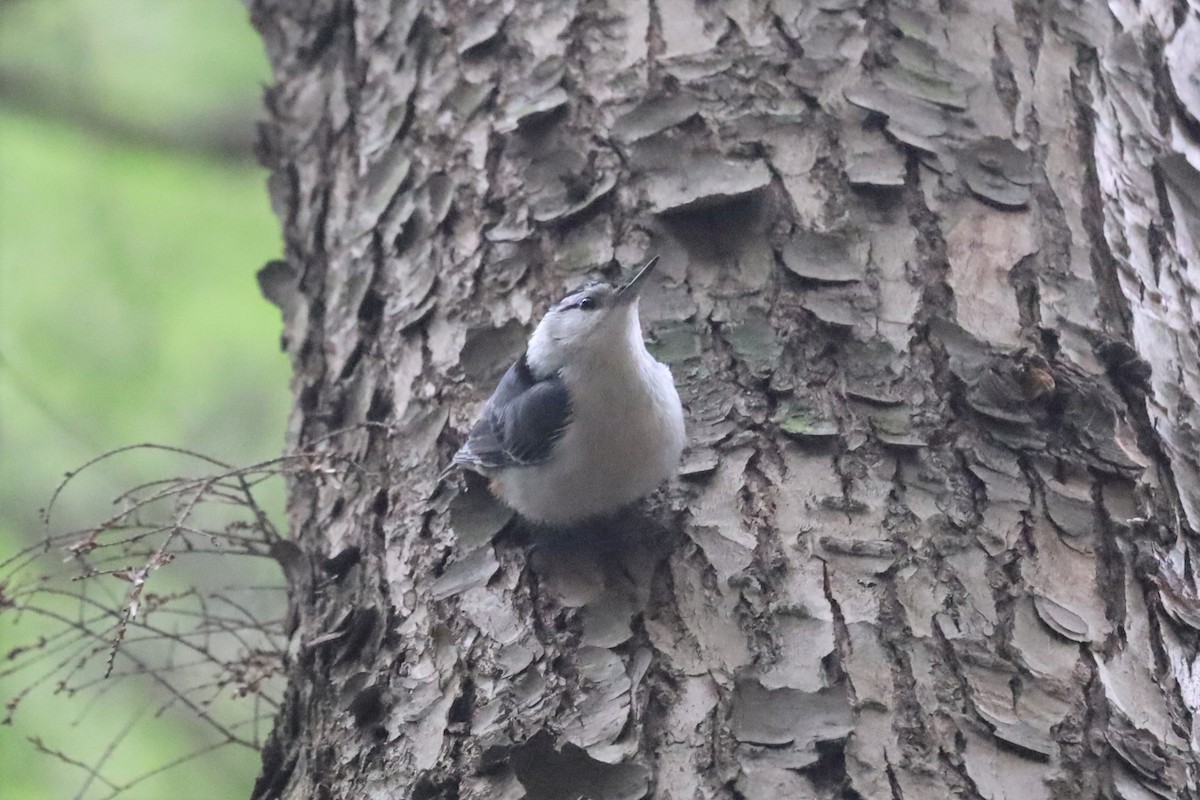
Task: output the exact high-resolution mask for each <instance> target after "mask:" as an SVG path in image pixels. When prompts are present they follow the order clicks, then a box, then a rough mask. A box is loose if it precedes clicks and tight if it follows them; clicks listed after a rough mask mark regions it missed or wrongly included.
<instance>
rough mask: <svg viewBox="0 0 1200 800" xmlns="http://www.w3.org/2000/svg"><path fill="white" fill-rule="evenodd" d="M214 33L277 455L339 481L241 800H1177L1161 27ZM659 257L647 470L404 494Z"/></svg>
mask: <svg viewBox="0 0 1200 800" xmlns="http://www.w3.org/2000/svg"><path fill="white" fill-rule="evenodd" d="M250 6H251V13H252V18H253V20H254V22H255V24H256V25H257V26H258V28H259V29H260V30H261V32H262V34H263V37H264V40H265V42H266V44H267V48H268V51H269V53H270V57H271V59H272V62H273V64H274V69H275V78H276V85H275V86H274V87H273V88H271V89H270V91H269V92H268V110H269V121H268V122H267V124H266V125H265V126H264V129H263V141H262V154H263V158H264V160H265V162H266V163H267V165H268V166H269V167H270V169H271V170H272V176H271V184H270V186H271V194H272V198H273V200H274V202H275V205H276V208H277V210H278V213H279V215H280V218H281V219H282V221H283V223H284V233H285V240H286V263H279V264H275V265H272V266H271V267H269V268H268V269H267V270H265V271H264V272H263V274H262V281H263V284H264V289H265V290H266V291H267V293H268V294H269V295H270V296H272V297H273V298H275V299H276V300H277V302H279V303H280V305H281V306H282V307H283V309H284V312H285V333H284V343H285V346H286V347H287V348H288V350H289V352H290V353H291V356H292V359H293V363H294V366H295V381H294V391H295V411H294V414H293V416H292V420H291V426H290V437H291V441H290V445H291V446H292V447H293V448H294V449H296V450H297V451H299V450H305V451H308V452H312V453H318V454H328V455H330V456H331V457H332V456H334V455H337V456H341V457H345V458H348V459H350V460H352V461H353V463H354V465H355V466H354V468H353V469H344V468H342V467H340V466H334V467H329V468H326V466H325V465H324V462H322V461H321V459H320V458H317V457H314V458H313V460H312V463H313V465H314V466H313V469H312V470H311V472H310V473H309V474H308V475H307V476H306V477H304V478H303V479H297V480H295V481H294V482H293V485H292V486H291V487H290V488H291V494H290V501H289V513H290V517H291V526H292V531H293V534H294V547H291V548H289V550H290V551H291V552H289V553H288V554H286V555H287V557H286V558H285V559H284V561H285V566H286V567H287V571H288V575H289V579H290V582H291V591H292V604H293V620H292V621H293V625H294V627H293V632H292V639H291V647H290V650H289V675H290V683H289V687H288V691H287V697H286V703H285V708H284V711H283V712H282V713H281V715H280V717H279V720H278V724H277V729H276V730H275V732H274V734H273V737H272V739H271V742H270V745H269V746H268V747H267V749H266V752H265V753H264V765H263V774H262V776H261V778H260V780H259V783H258V785H257V787H256V790H255V797H257V798H391V797H413V798H514V799H515V798H522V797H527V798H531V799H532V800H552V799H558V798H562V799H563V800H574V799H575V798H581V797H586V798H595V799H596V800H617V798H628V799H632V798H640V797H644V796H651V797H656V798H673V799H674V800H680V799H681V798H688V799H689V800H690V799H691V798H748V799H749V800H764V799H765V800H770V799H771V798H868V799H870V800H874V799H875V798H905V799H906V800H917V799H921V800H923V799H925V798H931V799H933V798H945V797H962V798H987V799H988V800H1002V799H1007V800H1013V799H1014V798H1017V799H1019V800H1038V799H1039V798H1057V799H1064V798H1066V799H1069V798H1125V800H1143V799H1147V800H1148V799H1149V798H1154V797H1167V798H1171V797H1181V798H1188V797H1196V796H1197V780H1198V772H1197V767H1198V764H1197V756H1196V752H1197V743H1198V739H1200V728H1198V725H1197V716H1196V710H1197V708H1200V674H1198V672H1197V671H1198V670H1200V662H1198V661H1197V658H1198V651H1200V632H1198V628H1200V603H1198V599H1197V598H1198V589H1197V579H1196V568H1197V564H1196V560H1195V559H1196V557H1197V555H1198V554H1200V539H1198V538H1197V532H1198V531H1200V457H1198V455H1197V453H1198V450H1200V448H1198V446H1197V445H1198V441H1197V440H1198V438H1200V435H1198V433H1197V431H1200V409H1198V408H1197V406H1196V404H1195V401H1194V398H1195V397H1197V396H1200V346H1198V337H1200V334H1198V333H1197V320H1200V293H1198V290H1200V252H1198V248H1200V172H1198V171H1197V168H1198V167H1200V147H1198V142H1200V84H1198V83H1197V74H1198V70H1197V59H1198V53H1200V13H1198V11H1197V8H1196V6H1195V5H1194V4H1189V3H1186V2H1183V0H1178V1H1177V2H1174V3H1171V2H1166V1H1165V0H1142V2H1140V3H1138V2H1134V0H1112V2H1109V3H1102V2H1095V1H1088V2H1078V3H1076V2H1070V0H1061V2H1044V3H1033V2H1016V3H1012V4H1010V3H1005V2H995V1H994V0H949V2H941V3H934V2H911V3H901V2H879V1H877V0H864V1H862V2H855V0H813V2H795V1H794V0H779V1H778V2H771V3H758V2H753V1H752V0H728V1H727V2H708V1H705V2H699V0H654V2H651V3H648V4H647V3H641V2H636V0H634V1H633V2H613V1H611V0H551V1H549V2H544V3H539V2H516V0H499V2H491V3H485V2H472V1H470V0H468V1H466V2H449V1H443V2H429V3H418V2H405V1H403V0H395V1H394V2H387V1H386V0H356V1H355V2H350V0H291V1H288V0H251V2H250ZM655 253H657V254H660V255H661V256H662V266H661V268H660V272H661V273H662V276H661V277H660V278H658V279H656V280H657V282H656V285H655V286H653V287H651V288H650V289H649V290H648V291H647V295H646V296H645V298H644V300H643V304H642V305H643V320H644V322H645V323H646V327H647V329H648V335H649V337H650V338H651V340H652V341H653V343H654V351H655V352H656V353H657V354H658V355H659V357H660V358H662V359H663V360H665V361H667V362H669V363H670V364H671V366H672V368H673V370H674V373H675V376H676V379H677V382H678V384H679V386H680V390H681V393H682V395H683V397H684V402H685V405H686V408H687V416H688V425H689V441H690V444H689V450H688V452H687V454H686V455H685V461H684V464H683V468H682V475H681V477H680V479H679V480H677V481H675V482H673V483H672V484H671V485H670V486H669V487H667V488H666V489H665V490H664V491H663V492H662V493H660V494H659V495H657V496H656V497H655V498H654V499H653V500H652V501H651V502H649V503H647V504H644V505H643V506H641V507H639V508H638V509H636V510H634V511H632V512H629V513H626V514H623V515H621V516H619V517H618V518H617V519H615V520H612V521H608V522H605V523H603V524H598V525H593V526H590V528H589V529H588V530H585V531H576V532H573V533H570V534H560V535H550V534H547V533H545V532H544V531H530V530H528V529H526V528H525V526H523V525H521V524H520V523H513V522H511V521H510V515H509V514H508V513H507V512H505V511H504V510H503V509H502V508H500V507H499V506H498V505H497V504H496V503H495V502H494V501H492V500H491V499H490V497H489V495H488V494H487V493H486V491H484V490H483V489H481V488H480V487H473V489H472V490H470V491H461V490H459V489H457V488H454V487H450V488H446V489H443V490H440V491H438V490H436V476H437V474H438V472H439V469H440V468H441V467H442V466H444V465H445V464H446V463H447V461H448V459H449V456H450V454H451V452H452V451H453V449H454V447H455V446H456V445H457V444H458V443H459V442H460V441H461V439H462V437H463V435H464V434H465V431H466V430H467V428H468V426H469V424H470V422H471V421H472V418H473V415H474V414H475V413H476V411H477V410H478V408H479V403H480V401H481V400H482V399H483V398H484V397H486V395H487V394H488V392H489V391H490V390H491V388H492V387H493V385H494V382H495V380H496V379H497V378H498V376H499V375H500V373H501V371H502V370H503V369H504V368H505V367H506V366H507V365H508V364H509V363H510V362H511V359H513V358H514V357H516V356H517V355H518V354H519V352H520V349H521V347H522V346H523V343H524V341H525V337H526V336H527V335H528V333H529V332H530V330H531V326H532V325H533V324H535V323H536V321H537V318H538V317H539V315H540V314H541V313H542V311H543V310H544V309H545V308H546V306H547V304H548V303H549V302H550V301H551V300H553V299H555V298H556V297H557V296H558V295H559V294H561V293H562V291H563V289H564V287H566V286H568V285H569V284H571V283H573V282H578V281H579V280H581V279H582V278H583V277H584V276H588V275H598V274H604V275H607V276H608V277H610V278H611V277H615V276H616V275H617V274H618V269H617V266H618V265H619V266H620V267H621V268H624V269H630V268H632V267H633V266H635V265H637V264H639V263H641V262H642V261H644V259H645V258H646V257H647V256H648V255H650V254H655ZM330 463H331V464H335V465H336V463H337V462H330ZM431 498H432V499H431Z"/></svg>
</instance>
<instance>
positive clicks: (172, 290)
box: [0, 0, 289, 800]
mask: <svg viewBox="0 0 1200 800" xmlns="http://www.w3.org/2000/svg"><path fill="white" fill-rule="evenodd" d="M269 81H270V71H269V68H268V65H267V63H266V59H265V56H264V55H263V52H262V46H261V43H260V41H259V39H258V37H257V35H256V33H255V32H254V30H253V29H252V28H251V26H250V24H249V22H248V19H247V16H246V12H245V9H244V8H243V7H242V5H241V4H240V3H239V2H237V0H0V561H2V560H3V559H4V558H5V557H6V556H8V555H10V554H11V553H13V552H16V551H17V550H18V549H20V548H21V547H23V546H25V545H27V544H28V543H30V542H32V541H35V540H36V539H37V538H38V537H41V536H43V535H44V534H45V532H46V527H45V526H44V525H43V524H42V522H41V521H40V519H39V516H38V509H39V508H40V507H42V506H43V505H44V504H45V503H46V501H47V499H48V498H49V496H50V493H51V492H52V491H53V489H54V486H55V485H56V484H57V483H58V481H59V480H60V479H61V477H62V475H63V473H64V472H66V471H67V470H71V469H74V468H76V467H78V466H79V465H80V464H82V463H83V462H84V461H86V460H88V459H90V458H92V457H95V456H97V455H99V454H100V453H102V452H104V451H106V450H108V449H111V448H114V447H118V446H121V445H126V444H132V443H137V442H147V441H148V442H157V443H162V444H171V445H181V446H185V447H192V448H196V449H199V450H201V451H203V452H205V453H208V454H210V455H213V456H215V457H217V458H220V459H222V460H225V461H228V462H232V463H239V464H242V463H249V462H253V461H259V460H263V459H267V458H271V457H273V456H275V455H277V454H278V453H279V452H280V450H281V449H282V440H283V429H284V425H285V420H286V415H287V410H288V403H289V393H288V390H287V380H288V366H287V360H286V358H285V357H284V355H283V354H282V353H280V351H279V346H278V341H279V329H280V320H279V314H278V311H277V310H276V309H274V308H273V307H271V306H270V305H268V304H267V303H266V302H265V301H264V300H262V299H261V297H260V296H259V294H258V291H257V288H256V286H255V280H254V273H255V271H256V270H257V269H258V268H259V267H261V266H262V265H263V264H264V263H265V262H266V261H267V260H269V259H271V258H275V257H278V255H279V253H280V250H281V245H280V240H279V226H278V224H277V222H276V220H275V219H274V217H273V216H272V214H271V212H270V208H269V205H268V201H267V196H266V190H265V177H266V176H265V173H264V171H263V170H262V169H261V168H259V167H258V166H257V165H256V164H255V162H254V159H253V156H252V152H251V151H252V145H253V141H254V124H255V120H256V119H257V118H258V117H260V111H259V108H260V100H261V94H262V87H263V86H264V85H265V84H266V83H268V82H269ZM172 468H173V466H172V465H171V464H170V462H169V461H168V460H164V459H162V458H161V457H154V456H151V455H147V454H137V453H135V454H132V455H131V456H129V457H124V458H121V459H119V460H116V461H113V462H109V463H106V464H104V465H103V466H102V467H101V468H99V469H97V470H94V471H90V472H89V473H87V474H86V475H85V476H84V479H83V480H81V482H80V483H79V485H78V486H76V487H74V488H73V489H72V491H71V492H70V493H69V494H68V495H67V496H66V498H65V500H64V502H63V503H62V504H61V505H60V506H59V507H58V508H57V509H56V512H55V517H54V519H53V521H52V524H51V529H52V530H59V529H69V528H78V527H82V526H85V525H88V524H91V523H94V522H96V521H98V520H99V519H101V518H103V517H104V516H106V515H107V514H108V513H109V512H110V510H111V505H110V502H111V499H112V497H113V496H114V495H115V494H117V493H118V492H119V491H121V490H123V489H126V488H129V487H130V486H132V485H134V484H136V483H138V482H140V481H144V480H151V479H154V478H156V477H162V475H163V474H164V471H168V470H170V469H172ZM277 495H278V492H276V493H275V496H273V497H272V498H271V499H272V502H273V503H274V504H275V505H276V506H278V504H279V498H278V496H277ZM37 624H38V622H37V620H34V619H30V618H28V617H26V618H22V619H21V620H19V621H18V624H16V625H15V626H14V621H13V620H10V619H7V618H2V617H0V652H4V651H6V650H7V649H8V647H11V646H13V643H15V642H16V641H18V640H19V639H20V638H22V637H25V638H27V637H28V635H29V626H30V625H37ZM22 626H24V630H22ZM15 688H17V687H14V686H13V685H11V682H10V684H9V685H5V684H2V683H0V699H4V698H7V697H8V696H9V695H10V694H11V693H12V692H13V691H14V689H15ZM145 700H146V698H144V697H140V696H139V695H138V693H137V692H135V691H134V692H131V691H125V690H120V689H118V690H117V691H113V692H111V693H109V694H107V695H106V696H105V698H103V702H97V703H95V704H93V705H86V706H85V704H84V702H85V701H80V700H70V701H69V700H67V699H66V698H63V697H61V696H60V697H55V696H51V694H50V693H49V692H39V693H37V694H35V695H33V696H31V697H30V698H29V699H28V700H27V701H26V702H25V704H23V705H22V706H21V708H20V709H19V713H18V714H17V716H16V719H15V723H14V725H12V726H10V727H4V728H0V795H2V796H3V797H4V798H5V800H43V799H44V800H62V799H63V798H70V797H74V796H76V793H77V792H78V791H79V789H80V786H81V785H82V784H83V781H84V779H85V777H86V775H85V773H83V772H81V771H79V770H75V769H72V768H71V767H69V766H67V765H65V764H64V763H62V762H61V761H59V760H56V759H54V758H51V757H49V756H46V755H43V754H39V753H38V752H37V751H36V750H35V749H34V748H33V747H32V746H31V745H30V744H29V743H28V741H27V737H30V736H40V737H41V738H42V739H43V740H44V742H45V745H46V746H47V747H51V748H55V749H61V750H63V751H64V752H66V753H67V754H68V755H69V756H71V757H74V758H77V759H79V760H80V761H82V762H85V763H94V762H95V761H96V760H97V759H99V758H100V757H101V755H102V754H103V752H104V751H105V749H106V748H107V747H108V746H109V744H110V743H111V742H112V741H113V739H114V738H115V737H116V736H117V734H118V733H119V732H120V730H121V729H122V728H123V727H124V726H125V725H126V724H127V723H128V722H129V720H130V718H131V717H132V716H133V715H134V714H136V712H137V711H138V710H139V708H141V707H142V706H143V705H144V704H145ZM200 741H201V737H200V736H199V734H198V732H197V730H196V728H195V727H194V726H192V725H189V724H188V722H187V720H186V715H176V716H174V717H172V716H170V715H167V716H164V717H163V718H161V719H150V720H147V721H142V722H139V723H138V724H136V725H134V726H133V728H132V729H131V733H130V734H129V735H128V736H127V737H126V738H125V739H123V740H122V741H121V743H120V746H119V747H117V748H116V749H115V750H114V751H113V754H112V756H111V757H110V758H109V759H108V760H107V761H106V767H105V770H106V774H111V775H112V776H113V777H115V778H117V779H119V780H124V779H128V778H129V777H132V776H133V775H136V774H140V773H142V772H146V771H148V770H152V769H155V768H157V767H159V766H161V765H163V764H165V763H167V762H169V761H171V760H172V759H175V758H178V757H180V756H182V755H186V754H187V753H188V752H189V749H195V747H196V746H197V743H199V742H200ZM257 768H258V761H257V755H256V754H255V753H253V752H251V751H249V750H247V749H239V748H232V747H226V748H223V749H221V750H219V751H217V752H216V753H214V754H213V755H210V756H208V757H205V758H204V759H200V760H198V761H194V762H191V763H188V764H185V765H183V766H180V767H178V768H175V769H173V770H171V771H169V772H165V773H163V774H161V775H160V776H157V777H156V778H154V779H152V780H150V781H148V782H146V783H143V784H140V785H139V786H137V787H136V788H134V789H132V790H130V791H128V792H126V793H124V794H122V795H121V796H122V797H127V798H138V799H139V800H140V799H144V800H151V799H152V798H153V799H154V800H158V799H159V798H167V797H169V798H174V799H176V800H189V799H190V798H197V800H200V798H203V799H204V800H213V799H214V798H217V799H223V798H231V799H232V798H244V797H248V796H249V792H250V787H251V785H252V783H253V780H254V776H255V774H256V773H257ZM102 790H103V786H102V785H96V786H93V787H92V789H90V790H89V791H88V792H87V793H86V794H85V796H86V797H92V796H103V795H104V791H102Z"/></svg>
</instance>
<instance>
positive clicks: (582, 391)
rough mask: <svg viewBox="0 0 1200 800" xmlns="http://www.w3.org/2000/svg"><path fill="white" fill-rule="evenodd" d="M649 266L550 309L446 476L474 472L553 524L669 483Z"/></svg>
mask: <svg viewBox="0 0 1200 800" xmlns="http://www.w3.org/2000/svg"><path fill="white" fill-rule="evenodd" d="M657 262H658V258H657V257H655V258H652V259H650V262H649V263H648V264H646V266H644V267H642V269H641V271H639V272H638V273H637V275H635V276H634V277H633V278H632V279H631V280H630V281H629V282H628V283H625V284H623V285H621V286H619V287H613V286H611V285H610V284H607V283H603V282H599V281H593V282H590V283H587V284H584V285H583V286H581V287H580V288H578V289H576V290H575V291H573V292H571V293H569V294H568V295H567V296H566V297H564V298H563V299H562V300H560V301H559V302H558V303H557V304H555V305H554V306H553V307H552V308H551V309H550V310H549V311H548V312H547V313H546V316H545V317H543V318H542V321H541V322H539V323H538V326H537V328H536V329H535V330H534V332H533V335H532V336H531V337H530V338H529V344H528V346H527V347H526V349H525V353H524V354H523V355H522V356H521V357H520V358H519V359H517V362H516V363H515V364H513V365H512V366H511V367H509V369H508V372H506V373H505V374H504V377H503V378H501V380H500V385H499V386H497V387H496V391H495V392H494V393H493V394H492V396H491V397H490V398H489V399H488V401H487V404H486V405H485V406H484V408H483V413H482V414H481V415H480V419H479V421H478V422H477V423H475V426H474V427H473V428H472V429H471V433H470V436H468V438H467V441H466V442H465V443H464V444H463V446H462V447H461V448H460V449H459V451H458V452H457V453H456V454H455V456H454V460H453V462H452V463H451V465H450V469H453V468H454V467H463V468H466V469H470V470H473V471H475V472H478V473H480V474H481V475H483V476H484V477H486V478H489V479H490V481H491V487H492V492H493V493H494V494H496V495H498V496H499V497H500V499H501V500H503V501H504V503H505V504H506V505H508V506H509V507H511V508H513V509H515V510H516V511H517V512H518V513H520V514H521V515H522V516H524V517H526V518H528V519H530V520H534V521H536V522H545V523H549V524H552V525H563V524H567V523H571V522H578V521H582V520H586V519H589V518H594V517H599V516H602V515H604V514H607V513H610V512H614V511H617V510H618V509H620V508H622V507H624V506H627V505H629V504H630V503H632V502H633V501H635V500H637V499H639V498H641V497H644V496H645V495H647V494H649V493H650V492H652V491H654V489H656V488H657V487H658V485H659V484H661V483H662V482H663V481H665V480H666V479H667V478H669V477H671V475H672V474H673V473H674V472H675V469H676V468H677V466H678V464H679V456H680V454H681V453H682V451H683V445H684V440H685V434H684V427H683V406H682V404H681V403H680V402H679V392H677V391H676V389H675V381H674V379H673V378H672V377H671V370H670V369H669V368H668V367H667V366H666V365H665V364H662V363H660V362H658V361H657V360H655V358H654V356H652V355H650V353H649V352H648V351H647V350H646V344H645V342H644V341H643V339H642V329H641V322H640V321H639V319H638V293H639V292H640V291H641V288H642V286H644V285H645V281H646V279H647V278H648V277H649V276H650V274H651V273H652V272H653V270H654V265H655V264H656V263H657Z"/></svg>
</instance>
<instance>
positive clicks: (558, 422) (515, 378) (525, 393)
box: [452, 356, 571, 469]
mask: <svg viewBox="0 0 1200 800" xmlns="http://www.w3.org/2000/svg"><path fill="white" fill-rule="evenodd" d="M570 417H571V397H570V395H569V394H568V392H567V387H566V386H565V385H564V384H563V382H562V381H561V380H560V379H559V378H558V377H550V378H544V379H540V380H539V379H538V378H537V377H536V376H534V374H533V372H532V371H531V370H530V369H529V364H528V363H527V362H526V360H525V356H521V358H520V359H518V360H517V363H515V364H513V365H512V366H511V367H509V368H508V372H506V373H504V377H503V378H501V379H500V385H499V386H497V387H496V391H495V392H494V393H493V394H492V396H491V397H490V398H489V399H488V401H487V404H486V405H485V406H484V408H483V414H482V415H481V417H480V419H479V422H477V423H475V427H474V428H472V429H471V434H470V436H468V437H467V441H466V442H465V443H464V444H463V446H462V447H461V448H459V451H458V452H457V453H455V455H454V461H453V462H452V466H463V467H468V468H473V469H501V468H504V467H524V466H530V465H532V464H538V463H541V462H542V461H545V460H546V459H547V458H549V457H550V454H551V452H552V450H553V449H554V444H555V442H557V441H558V439H559V437H561V436H562V434H563V431H565V430H566V428H567V422H568V420H569V419H570Z"/></svg>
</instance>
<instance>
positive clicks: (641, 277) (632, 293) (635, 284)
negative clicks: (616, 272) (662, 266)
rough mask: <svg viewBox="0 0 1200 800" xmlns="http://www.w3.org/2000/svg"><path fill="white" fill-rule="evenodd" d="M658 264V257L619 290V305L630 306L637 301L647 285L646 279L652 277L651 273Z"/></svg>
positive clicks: (647, 263)
mask: <svg viewBox="0 0 1200 800" xmlns="http://www.w3.org/2000/svg"><path fill="white" fill-rule="evenodd" d="M656 264H658V256H655V257H654V258H652V259H650V260H649V261H647V262H646V266H644V267H642V268H641V269H640V270H638V274H637V275H634V276H633V277H632V278H630V279H629V282H628V283H626V284H625V285H623V286H622V287H621V288H620V289H617V305H628V304H630V303H632V302H633V301H634V300H636V299H637V296H638V293H639V292H641V291H642V286H643V285H644V284H645V283H646V278H648V277H650V273H652V272H654V267H655V265H656Z"/></svg>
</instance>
